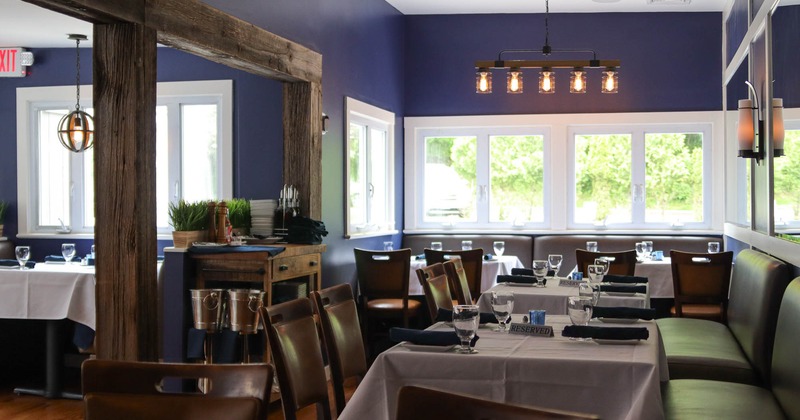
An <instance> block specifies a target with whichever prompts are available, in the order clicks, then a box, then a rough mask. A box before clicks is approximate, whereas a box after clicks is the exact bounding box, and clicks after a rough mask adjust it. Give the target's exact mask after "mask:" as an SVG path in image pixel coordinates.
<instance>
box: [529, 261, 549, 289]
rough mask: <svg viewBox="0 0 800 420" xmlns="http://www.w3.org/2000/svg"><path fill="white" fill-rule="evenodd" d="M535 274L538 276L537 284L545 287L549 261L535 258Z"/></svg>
mask: <svg viewBox="0 0 800 420" xmlns="http://www.w3.org/2000/svg"><path fill="white" fill-rule="evenodd" d="M531 268H533V275H534V276H536V285H537V286H538V287H544V277H545V276H546V275H547V261H545V260H533V264H532V267H531Z"/></svg>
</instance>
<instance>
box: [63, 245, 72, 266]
mask: <svg viewBox="0 0 800 420" xmlns="http://www.w3.org/2000/svg"><path fill="white" fill-rule="evenodd" d="M61 255H62V256H63V257H64V261H65V262H66V263H67V264H69V263H71V262H72V259H73V258H75V244H61Z"/></svg>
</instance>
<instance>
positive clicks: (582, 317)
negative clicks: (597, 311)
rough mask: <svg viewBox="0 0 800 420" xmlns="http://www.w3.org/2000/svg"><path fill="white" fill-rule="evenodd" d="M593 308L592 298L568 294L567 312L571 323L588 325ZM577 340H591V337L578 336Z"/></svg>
mask: <svg viewBox="0 0 800 420" xmlns="http://www.w3.org/2000/svg"><path fill="white" fill-rule="evenodd" d="M593 309H594V305H592V298H590V297H587V296H570V297H569V301H568V302H567V313H568V314H569V320H570V321H571V322H572V325H589V320H590V319H592V311H593ZM571 339H572V338H570V340H571ZM577 340H578V341H586V340H591V338H579V339H577Z"/></svg>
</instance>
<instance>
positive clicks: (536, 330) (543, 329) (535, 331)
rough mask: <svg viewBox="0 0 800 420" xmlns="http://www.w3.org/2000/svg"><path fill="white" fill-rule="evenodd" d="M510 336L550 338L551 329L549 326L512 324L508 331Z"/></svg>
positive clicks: (551, 334)
mask: <svg viewBox="0 0 800 420" xmlns="http://www.w3.org/2000/svg"><path fill="white" fill-rule="evenodd" d="M508 332H509V333H510V334H520V335H533V336H537V337H552V336H553V327H551V326H549V325H531V324H520V323H516V322H512V323H511V326H510V327H509V329H508Z"/></svg>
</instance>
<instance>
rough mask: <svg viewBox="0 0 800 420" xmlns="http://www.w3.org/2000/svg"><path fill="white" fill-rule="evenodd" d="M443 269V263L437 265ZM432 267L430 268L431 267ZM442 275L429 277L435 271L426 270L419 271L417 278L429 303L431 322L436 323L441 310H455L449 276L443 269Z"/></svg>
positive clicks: (420, 269)
mask: <svg viewBox="0 0 800 420" xmlns="http://www.w3.org/2000/svg"><path fill="white" fill-rule="evenodd" d="M437 264H438V265H439V266H440V267H441V265H442V264H441V263H437ZM429 267H430V266H429ZM440 270H441V273H442V274H440V275H438V276H436V277H429V273H430V272H431V271H433V270H428V271H426V270H425V269H422V268H419V269H417V278H418V279H419V283H420V285H422V290H423V291H424V292H425V300H426V301H427V302H428V311H429V312H430V315H431V322H435V321H436V315H437V314H438V313H439V309H440V308H441V309H447V310H449V311H452V310H453V300H452V299H451V295H450V281H449V280H448V279H447V274H444V269H441V268H440Z"/></svg>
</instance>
